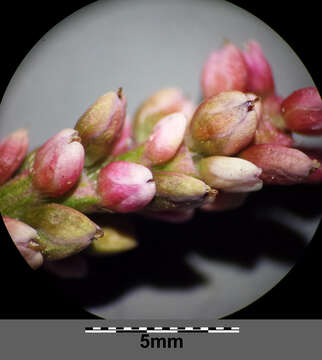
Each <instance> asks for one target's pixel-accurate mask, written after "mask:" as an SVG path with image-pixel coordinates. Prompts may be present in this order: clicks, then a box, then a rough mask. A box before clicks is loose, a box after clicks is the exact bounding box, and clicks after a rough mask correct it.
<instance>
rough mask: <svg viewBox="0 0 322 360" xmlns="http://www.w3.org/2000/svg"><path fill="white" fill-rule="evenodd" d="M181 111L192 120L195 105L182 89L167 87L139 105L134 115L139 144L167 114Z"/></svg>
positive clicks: (135, 132) (135, 136)
mask: <svg viewBox="0 0 322 360" xmlns="http://www.w3.org/2000/svg"><path fill="white" fill-rule="evenodd" d="M176 112H181V113H183V114H184V115H185V116H186V118H187V120H188V121H190V119H191V117H192V115H193V112H194V105H193V103H192V102H191V101H189V100H187V99H186V98H185V96H184V94H183V92H182V91H181V90H180V89H177V88H165V89H161V90H159V91H157V92H156V93H154V94H153V95H152V96H150V97H149V98H148V99H147V100H145V101H144V103H143V104H142V105H141V106H140V107H139V109H138V111H137V112H136V114H135V116H134V122H133V128H134V130H133V132H134V138H135V141H136V143H137V144H141V143H143V142H144V141H146V140H147V139H148V137H149V136H150V134H151V132H152V130H153V127H154V126H155V125H156V124H157V123H158V122H159V121H160V120H161V119H162V118H164V117H165V116H167V115H170V114H172V113H176Z"/></svg>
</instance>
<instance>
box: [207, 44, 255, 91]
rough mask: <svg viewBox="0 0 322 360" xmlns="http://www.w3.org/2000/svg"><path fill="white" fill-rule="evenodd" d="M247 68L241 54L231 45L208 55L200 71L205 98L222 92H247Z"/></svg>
mask: <svg viewBox="0 0 322 360" xmlns="http://www.w3.org/2000/svg"><path fill="white" fill-rule="evenodd" d="M247 75H248V74H247V66H246V63H245V60H244V57H243V54H242V52H241V51H240V50H239V49H238V48H237V47H236V46H235V45H233V44H227V45H225V46H224V47H223V48H221V49H219V50H217V51H214V52H213V53H211V54H210V56H209V57H208V59H207V60H206V63H205V65H204V67H203V70H202V78H201V86H202V90H203V93H204V96H205V97H206V98H209V97H211V96H214V95H217V94H219V93H221V92H223V91H230V90H239V91H246V90H247Z"/></svg>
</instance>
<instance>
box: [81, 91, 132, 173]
mask: <svg viewBox="0 0 322 360" xmlns="http://www.w3.org/2000/svg"><path fill="white" fill-rule="evenodd" d="M125 113H126V99H125V96H124V94H123V93H122V89H120V90H119V91H118V92H114V91H111V92H108V93H106V94H105V95H103V96H101V97H100V98H98V99H97V100H96V102H95V103H94V104H93V105H91V106H90V107H89V108H88V110H87V111H86V112H85V113H84V114H83V115H82V116H81V118H80V119H79V120H78V122H77V124H76V126H75V129H76V130H77V131H78V132H79V136H80V137H81V139H82V144H83V146H84V148H85V151H86V158H85V166H86V167H88V166H91V165H93V164H94V163H96V162H97V161H99V160H101V159H103V158H105V157H107V156H108V155H109V153H110V151H111V149H112V147H113V145H114V143H115V141H116V140H117V138H118V136H119V134H120V131H121V129H122V126H123V123H124V120H125Z"/></svg>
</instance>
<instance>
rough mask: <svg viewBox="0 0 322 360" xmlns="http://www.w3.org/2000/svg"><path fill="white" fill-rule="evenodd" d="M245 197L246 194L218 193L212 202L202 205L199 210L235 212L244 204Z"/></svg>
mask: <svg viewBox="0 0 322 360" xmlns="http://www.w3.org/2000/svg"><path fill="white" fill-rule="evenodd" d="M247 196H248V193H247V192H243V193H228V192H223V191H220V192H219V193H218V195H217V197H216V198H215V200H214V201H213V202H210V203H208V204H204V205H202V206H201V207H200V210H202V211H207V212H211V211H228V210H235V209H237V208H239V207H241V206H242V205H243V204H244V203H245V201H246V198H247Z"/></svg>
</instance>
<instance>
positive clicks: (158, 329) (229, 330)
mask: <svg viewBox="0 0 322 360" xmlns="http://www.w3.org/2000/svg"><path fill="white" fill-rule="evenodd" d="M239 330H240V328H239V327H236V326H235V327H234V326H233V327H227V326H215V327H212V326H209V327H208V326H185V327H180V326H169V327H167V326H154V327H149V326H148V327H145V326H140V327H135V326H123V327H118V326H116V327H113V326H108V327H104V326H102V327H99V326H94V327H86V328H85V333H86V334H118V333H133V334H179V333H186V334H191V333H208V334H218V333H219V334H236V333H239Z"/></svg>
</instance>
